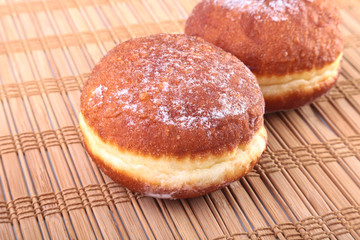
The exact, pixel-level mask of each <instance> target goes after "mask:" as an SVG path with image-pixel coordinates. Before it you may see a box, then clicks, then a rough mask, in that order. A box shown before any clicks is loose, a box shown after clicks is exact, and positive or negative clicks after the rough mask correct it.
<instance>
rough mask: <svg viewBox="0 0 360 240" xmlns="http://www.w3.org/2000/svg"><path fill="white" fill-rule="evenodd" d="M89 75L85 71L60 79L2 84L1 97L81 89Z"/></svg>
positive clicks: (0, 88) (0, 87)
mask: <svg viewBox="0 0 360 240" xmlns="http://www.w3.org/2000/svg"><path fill="white" fill-rule="evenodd" d="M88 77H89V73H84V74H80V75H78V76H67V77H62V78H59V79H57V78H44V79H40V80H38V81H27V82H20V83H14V84H12V83H11V84H5V85H1V86H0V99H2V98H16V97H22V96H33V95H41V94H42V93H58V92H65V93H66V92H71V91H80V90H81V89H82V87H83V86H84V83H85V82H86V81H87V79H88Z"/></svg>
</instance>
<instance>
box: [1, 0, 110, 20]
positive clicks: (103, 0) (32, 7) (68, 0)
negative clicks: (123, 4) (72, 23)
mask: <svg viewBox="0 0 360 240" xmlns="http://www.w3.org/2000/svg"><path fill="white" fill-rule="evenodd" d="M95 2H96V3H97V4H107V3H109V0H95ZM63 4H64V5H65V6H66V7H67V8H74V7H76V6H77V4H76V1H75V0H63ZM46 5H47V6H48V8H49V10H50V11H55V10H61V9H62V6H61V4H60V3H59V1H55V0H47V1H46ZM81 5H82V6H86V5H93V1H90V0H87V1H82V2H81ZM11 9H14V10H15V11H16V12H18V13H29V12H34V13H35V12H44V11H46V8H45V5H44V2H43V1H31V2H29V3H28V4H27V3H25V2H16V3H13V2H10V3H9V4H2V5H0V14H1V15H2V16H5V15H9V14H11V13H12V10H11Z"/></svg>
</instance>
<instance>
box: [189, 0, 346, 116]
mask: <svg viewBox="0 0 360 240" xmlns="http://www.w3.org/2000/svg"><path fill="white" fill-rule="evenodd" d="M185 33H186V34H188V35H195V36H200V37H202V38H204V39H205V40H206V41H208V42H211V43H213V44H215V45H217V46H219V47H221V48H223V49H224V50H225V51H228V52H231V53H232V54H234V55H235V56H237V57H238V58H239V59H240V60H242V61H243V62H244V63H245V65H246V66H248V67H249V68H250V70H251V71H252V72H253V73H254V74H255V75H256V77H257V79H258V82H259V85H260V88H261V90H262V92H263V95H264V98H265V106H266V111H267V112H271V111H278V110H286V109H291V108H295V107H299V106H302V105H304V104H306V103H308V102H311V101H313V100H314V99H315V98H317V97H319V96H321V95H322V94H324V93H325V92H327V91H328V90H329V89H330V88H331V87H332V86H333V85H334V84H335V82H336V80H337V76H338V74H339V71H340V60H341V57H342V49H343V41H342V35H341V31H340V14H339V12H338V10H337V8H336V6H335V3H334V2H333V1H332V0H326V1H324V0H257V1H249V0H203V1H201V2H200V3H199V4H198V5H197V6H196V7H195V8H194V10H193V12H192V14H191V15H190V16H189V18H188V20H187V22H186V27H185Z"/></svg>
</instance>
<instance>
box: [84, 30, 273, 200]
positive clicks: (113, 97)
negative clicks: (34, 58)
mask: <svg viewBox="0 0 360 240" xmlns="http://www.w3.org/2000/svg"><path fill="white" fill-rule="evenodd" d="M263 114H264V99H263V97H262V94H261V90H260V88H259V86H258V84H257V82H256V79H255V76H254V75H253V74H252V73H251V71H250V70H249V69H248V68H247V67H246V66H245V65H244V64H243V63H242V62H241V61H240V60H239V59H237V58H236V57H234V56H233V55H231V54H229V53H226V52H225V51H223V50H222V49H220V48H218V47H215V46H213V45H212V44H210V43H207V42H205V41H204V40H202V39H200V38H197V37H190V36H185V35H168V34H160V35H155V36H149V37H143V38H137V39H132V40H129V41H127V42H123V43H121V44H119V45H118V46H116V47H115V48H114V49H112V50H111V51H110V52H109V53H108V54H107V55H106V56H105V57H104V58H103V59H102V60H101V61H100V62H99V63H98V64H97V65H96V66H95V67H94V69H93V71H92V73H91V75H90V77H89V80H88V81H87V82H86V84H85V86H84V89H83V91H82V94H81V113H80V115H79V121H80V127H81V130H82V132H83V135H84V143H85V147H86V149H87V151H88V153H89V155H90V156H91V157H92V159H93V160H94V161H95V162H96V163H97V165H98V166H99V167H100V168H101V169H102V170H103V171H104V172H105V173H106V174H107V175H109V176H110V177H111V178H112V179H113V180H114V181H116V182H119V183H120V184H122V185H123V186H125V187H127V188H129V189H130V190H133V191H136V192H140V193H142V194H143V195H147V196H153V197H159V198H187V197H195V196H199V195H201V194H205V193H208V192H211V191H214V190H217V189H219V188H221V187H224V186H226V185H228V184H229V183H230V182H232V181H235V180H237V179H239V178H240V177H241V176H243V175H244V174H246V173H247V172H249V171H250V170H251V169H252V167H253V166H254V164H255V163H256V162H257V161H258V159H259V158H260V156H261V154H262V152H263V151H264V149H265V147H266V139H267V135H266V131H265V128H264V125H263Z"/></svg>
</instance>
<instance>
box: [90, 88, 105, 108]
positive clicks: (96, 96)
mask: <svg viewBox="0 0 360 240" xmlns="http://www.w3.org/2000/svg"><path fill="white" fill-rule="evenodd" d="M107 89H108V88H107V87H105V86H103V85H101V84H100V86H98V87H97V88H95V90H94V91H93V92H92V97H91V98H89V101H90V102H95V101H96V103H94V107H96V106H99V105H101V104H102V103H103V102H102V100H103V98H104V96H103V92H104V91H107Z"/></svg>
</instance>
